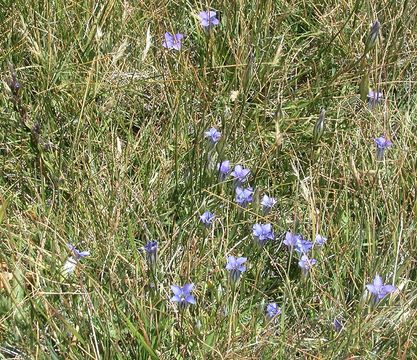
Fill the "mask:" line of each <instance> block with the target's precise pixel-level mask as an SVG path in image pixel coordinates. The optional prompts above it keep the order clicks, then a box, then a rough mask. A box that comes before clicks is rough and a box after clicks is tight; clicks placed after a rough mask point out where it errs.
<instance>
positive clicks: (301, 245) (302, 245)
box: [294, 236, 313, 254]
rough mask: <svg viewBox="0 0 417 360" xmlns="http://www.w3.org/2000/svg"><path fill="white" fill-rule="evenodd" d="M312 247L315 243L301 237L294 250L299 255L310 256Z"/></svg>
mask: <svg viewBox="0 0 417 360" xmlns="http://www.w3.org/2000/svg"><path fill="white" fill-rule="evenodd" d="M312 247H313V243H312V242H311V241H308V240H305V239H304V238H303V237H302V236H299V237H298V238H297V243H296V244H295V248H294V250H295V251H297V252H298V253H299V254H308V252H309V251H310V250H311V248H312Z"/></svg>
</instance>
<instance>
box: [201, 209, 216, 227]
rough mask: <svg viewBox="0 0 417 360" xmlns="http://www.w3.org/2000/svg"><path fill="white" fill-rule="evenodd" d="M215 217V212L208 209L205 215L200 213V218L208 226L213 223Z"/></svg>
mask: <svg viewBox="0 0 417 360" xmlns="http://www.w3.org/2000/svg"><path fill="white" fill-rule="evenodd" d="M214 218H215V216H214V214H213V213H211V212H210V211H206V212H204V214H203V215H200V220H201V222H202V223H203V224H204V225H205V226H206V227H210V226H211V225H213V221H214Z"/></svg>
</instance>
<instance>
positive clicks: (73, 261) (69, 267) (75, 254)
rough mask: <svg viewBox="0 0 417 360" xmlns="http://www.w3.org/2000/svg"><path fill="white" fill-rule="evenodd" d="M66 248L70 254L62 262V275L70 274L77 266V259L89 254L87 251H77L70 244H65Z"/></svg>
mask: <svg viewBox="0 0 417 360" xmlns="http://www.w3.org/2000/svg"><path fill="white" fill-rule="evenodd" d="M67 248H68V249H69V250H70V251H71V252H72V256H70V257H68V259H67V260H66V261H65V263H64V266H63V268H62V274H63V275H64V276H67V275H70V274H72V273H73V272H74V270H75V268H76V267H77V264H78V261H80V260H81V259H82V258H84V257H86V256H89V255H90V252H89V251H79V250H78V249H76V248H75V246H73V245H71V244H67Z"/></svg>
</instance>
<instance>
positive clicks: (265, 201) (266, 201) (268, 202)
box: [261, 194, 277, 214]
mask: <svg viewBox="0 0 417 360" xmlns="http://www.w3.org/2000/svg"><path fill="white" fill-rule="evenodd" d="M276 203H277V201H276V200H275V199H274V198H273V197H269V196H268V195H266V194H265V195H264V196H263V197H262V200H261V205H262V211H263V212H264V214H268V213H269V211H270V210H271V209H272V208H273V207H274V205H275V204H276Z"/></svg>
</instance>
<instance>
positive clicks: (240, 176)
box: [230, 165, 250, 186]
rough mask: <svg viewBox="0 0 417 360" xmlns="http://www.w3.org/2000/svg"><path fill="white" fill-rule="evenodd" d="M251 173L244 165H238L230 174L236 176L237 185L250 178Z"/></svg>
mask: <svg viewBox="0 0 417 360" xmlns="http://www.w3.org/2000/svg"><path fill="white" fill-rule="evenodd" d="M249 174H250V170H249V169H245V168H244V167H243V166H242V165H236V166H235V169H234V170H233V171H232V173H231V174H230V175H232V176H233V177H234V178H235V182H236V185H237V186H240V185H242V184H243V183H244V182H245V181H246V180H248V176H249Z"/></svg>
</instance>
